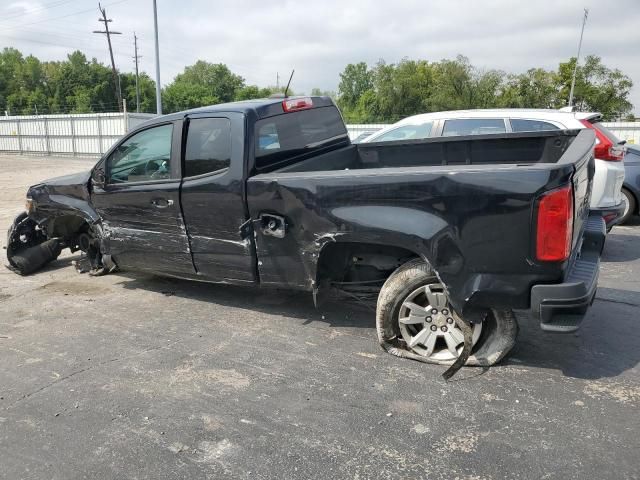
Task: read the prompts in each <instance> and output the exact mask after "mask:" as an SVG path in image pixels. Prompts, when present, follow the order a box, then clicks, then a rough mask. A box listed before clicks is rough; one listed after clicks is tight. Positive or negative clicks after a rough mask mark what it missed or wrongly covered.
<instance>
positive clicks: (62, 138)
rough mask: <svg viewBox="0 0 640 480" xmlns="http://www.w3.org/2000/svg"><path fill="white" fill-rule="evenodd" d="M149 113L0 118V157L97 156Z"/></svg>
mask: <svg viewBox="0 0 640 480" xmlns="http://www.w3.org/2000/svg"><path fill="white" fill-rule="evenodd" d="M154 116H155V115H154V114H151V113H91V114H89V113H86V114H71V115H37V116H13V117H0V153H19V154H39V155H74V156H75V155H78V156H99V155H101V154H103V153H104V152H105V151H107V150H108V149H109V147H111V145H113V144H114V142H115V141H116V140H118V139H119V138H120V137H121V136H122V135H124V134H125V133H126V132H127V131H129V130H131V129H132V128H134V127H136V126H137V125H139V124H140V123H142V122H144V121H146V120H148V119H149V118H153V117H154ZM604 125H605V126H606V127H607V128H609V130H611V131H612V132H613V133H615V134H616V136H617V137H618V138H620V139H621V140H626V141H627V142H629V143H635V144H640V122H607V123H604ZM386 126H388V125H387V124H381V123H378V124H360V125H355V124H352V125H347V129H348V131H349V137H350V138H351V139H352V140H353V139H355V138H357V137H359V136H360V135H364V134H371V133H373V132H376V131H378V130H380V129H381V128H384V127H386Z"/></svg>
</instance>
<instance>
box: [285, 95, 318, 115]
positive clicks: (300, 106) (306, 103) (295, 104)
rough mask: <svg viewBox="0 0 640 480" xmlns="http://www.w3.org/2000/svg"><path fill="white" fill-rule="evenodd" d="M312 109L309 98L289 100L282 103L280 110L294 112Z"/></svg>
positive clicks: (311, 102) (311, 101)
mask: <svg viewBox="0 0 640 480" xmlns="http://www.w3.org/2000/svg"><path fill="white" fill-rule="evenodd" d="M312 107H313V100H311V99H310V98H309V97H304V98H291V99H288V100H285V101H283V102H282V108H283V109H284V111H285V112H295V111H297V110H306V109H307V108H312Z"/></svg>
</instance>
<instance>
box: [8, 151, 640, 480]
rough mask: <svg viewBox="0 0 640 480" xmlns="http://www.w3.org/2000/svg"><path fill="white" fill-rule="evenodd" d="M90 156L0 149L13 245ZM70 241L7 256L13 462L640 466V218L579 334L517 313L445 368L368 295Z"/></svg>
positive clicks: (66, 467) (338, 471) (92, 467)
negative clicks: (53, 184) (87, 263)
mask: <svg viewBox="0 0 640 480" xmlns="http://www.w3.org/2000/svg"><path fill="white" fill-rule="evenodd" d="M92 163H93V161H91V160H80V159H65V158H44V157H16V156H0V234H1V237H0V242H1V243H2V245H3V246H4V242H5V241H6V240H5V234H4V231H5V230H6V228H7V227H8V225H9V223H10V222H11V219H12V217H13V216H14V215H15V214H16V213H18V212H19V211H20V209H21V208H22V205H23V198H24V194H25V192H26V188H27V186H28V185H30V184H33V183H37V181H39V180H41V179H44V178H47V177H50V176H54V175H62V174H66V173H72V172H75V171H79V170H83V169H86V168H88V167H90V166H91V165H92ZM74 258H77V256H72V255H68V254H67V255H63V256H61V257H60V259H59V260H58V261H56V262H54V263H52V264H51V265H50V266H49V267H48V268H46V269H45V270H44V271H42V272H40V273H38V274H36V275H33V276H29V277H19V276H17V275H15V274H14V273H12V272H10V271H9V270H7V269H4V268H2V269H0V365H2V369H1V370H0V465H1V467H0V478H7V479H12V480H13V479H20V478H37V479H40V478H47V479H64V480H69V479H79V478H92V479H93V478H118V479H123V478H131V479H146V478H149V479H157V478H172V479H173V478H184V479H195V478H225V479H227V478H229V479H235V478H242V479H249V478H251V479H298V478H300V479H316V478H318V479H320V478H322V479H327V478H332V479H342V478H345V479H347V478H349V479H366V478H372V479H386V478H428V479H438V478H443V479H455V478H459V479H477V480H479V479H498V478H508V479H518V478H562V479H572V478H576V479H585V478H607V479H608V478H639V477H640V458H639V456H638V452H639V451H640V440H639V437H638V432H639V431H640V415H639V413H638V412H639V409H638V408H639V407H640V370H639V367H638V361H639V360H640V348H639V346H640V342H639V340H640V334H639V333H638V330H637V325H638V322H639V321H640V315H639V312H640V309H639V306H640V260H639V258H640V227H638V226H637V225H636V226H629V227H616V228H614V230H613V233H612V234H611V235H610V237H609V238H608V240H607V245H606V247H605V253H604V257H603V260H604V263H603V265H602V271H601V280H600V288H599V290H598V295H597V300H596V301H595V303H594V305H593V308H592V309H591V310H590V312H589V315H588V318H587V319H586V320H585V322H584V325H583V327H582V329H581V330H580V331H579V332H578V333H577V334H572V335H565V336H560V335H551V334H545V333H543V332H541V331H540V330H539V328H538V327H537V326H536V325H535V322H533V321H531V320H530V319H528V318H527V317H526V316H520V324H521V333H520V337H519V343H518V345H517V346H516V348H515V349H514V350H513V353H512V354H511V355H510V356H509V357H508V359H507V360H506V361H504V362H503V364H501V365H500V366H497V367H494V368H491V369H489V370H483V369H478V368H471V369H464V370H462V371H461V372H460V373H459V374H458V375H457V376H456V377H454V380H455V381H453V382H451V383H445V382H443V381H442V379H441V378H440V374H441V373H442V371H443V369H442V368H441V367H437V366H430V365H423V364H418V363H415V362H411V361H408V360H402V359H398V358H395V357H392V356H390V355H387V354H385V353H383V352H382V351H381V350H380V348H379V347H378V345H377V342H376V335H375V328H374V315H373V312H371V311H370V310H368V309H367V308H366V307H364V306H359V305H352V304H348V303H346V304H345V303H329V304H326V305H323V306H322V307H321V308H320V309H318V310H316V309H314V308H313V305H312V301H311V297H310V296H309V295H301V294H294V293H291V292H272V291H262V290H256V289H242V288H235V287H228V286H215V285H207V284H198V283H192V282H187V281H179V280H168V279H162V278H158V277H153V276H148V275H139V274H133V273H117V274H112V275H108V276H105V277H100V278H92V277H88V276H87V275H81V274H78V273H76V271H75V270H74V268H73V267H72V266H71V260H72V259H74ZM3 262H4V263H6V260H4V259H3Z"/></svg>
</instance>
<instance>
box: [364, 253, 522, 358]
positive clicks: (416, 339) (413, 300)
mask: <svg viewBox="0 0 640 480" xmlns="http://www.w3.org/2000/svg"><path fill="white" fill-rule="evenodd" d="M460 321H461V319H460V317H459V316H458V314H457V313H456V312H455V311H454V310H453V309H452V308H451V305H450V303H449V298H448V296H447V293H446V290H445V288H444V287H443V285H442V284H441V283H440V281H439V279H438V277H437V276H436V275H435V272H434V271H433V270H432V269H431V267H430V266H429V265H428V264H427V263H425V262H424V261H422V260H421V259H415V260H411V261H409V262H407V263H405V264H404V265H402V266H401V267H400V268H398V269H397V270H396V271H395V272H394V273H393V274H392V275H391V276H390V277H389V279H388V280H387V281H386V282H385V284H384V286H383V287H382V290H381V291H380V295H379V297H378V308H377V318H376V324H377V325H376V326H377V331H378V340H379V341H380V344H381V345H382V347H383V348H384V349H385V350H387V351H388V352H389V353H392V354H394V355H398V356H400V357H407V358H412V359H414V360H419V361H423V362H428V363H435V364H439V365H450V364H452V363H453V362H454V361H455V360H456V359H457V358H458V356H459V355H460V353H461V352H462V347H463V344H464V336H463V334H462V331H461V330H460V328H459V327H458V324H459V323H460ZM517 332H518V325H517V323H516V320H515V317H514V315H513V313H512V312H511V311H501V310H490V311H488V312H487V316H486V318H485V320H484V321H483V322H482V323H477V324H473V325H472V343H473V350H472V354H471V356H470V357H469V360H468V361H467V365H493V364H495V363H497V362H499V361H500V360H501V359H502V358H503V357H504V356H505V355H506V354H507V353H508V352H509V350H511V348H512V347H513V345H514V344H515V339H516V335H517Z"/></svg>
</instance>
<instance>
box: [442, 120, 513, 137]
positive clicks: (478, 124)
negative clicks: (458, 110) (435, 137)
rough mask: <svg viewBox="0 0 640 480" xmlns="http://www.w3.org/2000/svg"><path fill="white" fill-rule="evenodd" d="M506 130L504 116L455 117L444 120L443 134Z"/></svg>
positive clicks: (473, 133) (458, 134)
mask: <svg viewBox="0 0 640 480" xmlns="http://www.w3.org/2000/svg"><path fill="white" fill-rule="evenodd" d="M506 131H507V130H506V128H505V124H504V119H502V118H454V119H450V120H446V121H445V122H444V129H443V130H442V136H443V137H457V136H462V135H486V134H489V133H505V132H506Z"/></svg>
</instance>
